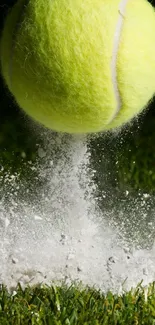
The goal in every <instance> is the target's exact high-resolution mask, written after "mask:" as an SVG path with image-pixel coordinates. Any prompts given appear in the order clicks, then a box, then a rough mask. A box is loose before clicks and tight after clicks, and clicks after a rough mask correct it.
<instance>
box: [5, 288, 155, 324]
mask: <svg viewBox="0 0 155 325" xmlns="http://www.w3.org/2000/svg"><path fill="white" fill-rule="evenodd" d="M0 324H1V325H7V324H8V325H12V324H13V325H14V324H15V325H27V324H33V325H35V324H38V325H61V324H64V325H78V324H79V325H86V324H87V325H88V324H92V325H111V324H112V325H114V324H115V325H116V324H118V325H121V324H126V325H130V324H132V325H140V324H141V325H142V324H144V325H153V324H155V283H153V284H151V285H150V286H149V287H148V288H147V289H146V288H143V287H142V286H141V284H139V285H138V286H137V288H136V289H132V290H131V291H130V292H128V293H124V294H122V295H121V296H118V295H113V294H112V293H111V292H109V293H107V294H106V295H104V294H103V293H101V292H100V291H98V290H95V289H94V288H89V287H86V288H82V287H81V288H80V287H78V286H71V287H67V286H66V285H62V286H61V287H58V286H54V285H53V286H51V287H49V286H41V285H38V286H36V287H26V288H25V289H23V288H22V287H21V286H20V284H19V285H18V287H17V288H16V289H15V290H13V291H12V292H8V290H7V288H6V287H4V286H1V288H0Z"/></svg>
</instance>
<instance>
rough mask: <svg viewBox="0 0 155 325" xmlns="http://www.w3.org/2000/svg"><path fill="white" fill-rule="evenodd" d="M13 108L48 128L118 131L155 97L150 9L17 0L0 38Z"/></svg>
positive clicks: (137, 1)
mask: <svg viewBox="0 0 155 325" xmlns="http://www.w3.org/2000/svg"><path fill="white" fill-rule="evenodd" d="M1 66H2V74H3V76H4V79H5V81H6V84H7V86H8V88H9V89H10V91H11V92H12V94H13V95H14V98H15V100H16V102H17V103H18V105H19V106H20V107H21V108H22V109H23V110H24V111H25V112H26V113H27V114H28V115H29V116H30V117H32V118H33V119H35V120H36V121H38V122H39V123H41V124H43V125H44V126H46V127H48V128H51V129H53V130H55V131H60V132H61V131H62V132H68V133H89V132H90V133H91V132H100V131H104V130H108V129H111V128H115V127H119V126H121V125H123V124H124V123H126V122H128V121H129V120H131V119H132V118H133V117H134V116H136V115H137V114H138V113H139V112H141V111H142V110H143V109H144V108H145V107H146V105H147V104H148V102H149V101H150V99H151V98H152V97H153V95H154V92H155V12H154V9H153V7H152V6H151V5H150V4H149V3H148V2H147V1H146V0H46V1H45V0H29V1H25V0H18V2H17V3H16V5H15V6H14V7H13V9H12V10H11V12H10V13H9V15H8V17H7V19H6V23H5V25H4V30H3V33H2V38H1Z"/></svg>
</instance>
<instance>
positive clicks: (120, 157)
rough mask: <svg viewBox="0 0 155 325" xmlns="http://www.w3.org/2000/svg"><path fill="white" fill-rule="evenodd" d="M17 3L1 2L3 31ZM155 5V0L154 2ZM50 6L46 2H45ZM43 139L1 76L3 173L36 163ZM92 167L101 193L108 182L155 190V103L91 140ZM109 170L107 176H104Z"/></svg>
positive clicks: (0, 157)
mask: <svg viewBox="0 0 155 325" xmlns="http://www.w3.org/2000/svg"><path fill="white" fill-rule="evenodd" d="M15 2H16V1H15V0H10V1H9V0H8V1H4V0H2V1H1V5H0V31H2V28H3V24H4V21H5V16H6V15H7V12H8V10H9V8H11V6H12V5H13V4H14V3H15ZM150 2H151V3H152V4H153V5H155V1H150ZM45 5H46V0H45ZM38 141H39V139H38V138H37V137H36V136H35V134H34V132H33V130H32V129H31V127H29V121H28V118H26V117H25V116H24V114H23V113H22V112H21V110H19V108H18V107H17V106H16V104H15V102H14V100H13V98H12V96H11V95H10V93H9V91H8V90H7V89H6V87H5V86H4V83H3V80H2V77H1V76H0V166H1V170H0V173H1V172H3V173H4V171H3V168H4V169H5V170H6V171H7V170H8V169H9V170H11V171H12V172H16V171H17V172H18V171H19V170H20V171H21V170H22V173H23V174H24V173H25V174H27V169H26V167H25V166H26V165H25V163H26V162H27V161H28V160H31V161H32V162H33V163H35V160H36V152H37V145H38ZM90 149H91V151H92V165H93V166H94V167H95V169H96V170H97V173H96V176H95V181H96V182H97V184H98V187H99V189H100V192H102V190H103V184H105V182H108V184H109V189H110V188H115V189H118V190H119V191H120V189H128V188H129V189H130V190H133V191H139V190H140V191H144V192H146V191H147V192H154V191H155V100H153V101H152V103H151V104H150V105H149V107H148V108H147V110H146V111H145V113H144V114H143V115H142V116H140V117H139V118H138V119H136V120H135V121H134V122H132V123H131V124H129V125H127V126H126V127H125V128H123V129H122V131H121V132H119V134H117V135H116V134H115V133H114V134H102V135H98V136H97V137H94V138H93V139H92V140H91V141H90ZM103 169H104V170H105V169H106V171H107V172H106V173H103V172H102V171H103Z"/></svg>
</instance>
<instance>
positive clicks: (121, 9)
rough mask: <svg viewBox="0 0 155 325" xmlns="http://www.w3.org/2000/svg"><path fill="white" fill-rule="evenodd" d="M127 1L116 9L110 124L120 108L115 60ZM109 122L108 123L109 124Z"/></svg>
mask: <svg viewBox="0 0 155 325" xmlns="http://www.w3.org/2000/svg"><path fill="white" fill-rule="evenodd" d="M128 1H129V0H121V2H120V4H119V8H118V13H119V19H118V22H117V25H116V30H115V34H114V47H113V54H112V61H111V71H112V83H113V87H114V94H115V98H116V102H117V106H116V110H115V113H114V115H113V116H112V118H111V120H110V122H112V121H113V120H114V118H115V117H116V116H117V115H118V113H119V112H120V110H121V107H122V100H121V95H120V92H119V88H118V80H117V58H118V50H119V45H120V38H121V32H122V29H123V24H124V19H125V11H126V6H127V3H128ZM110 122H109V123H110Z"/></svg>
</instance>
